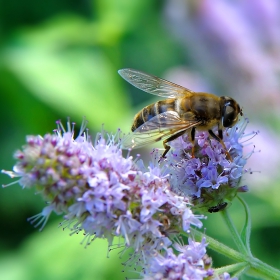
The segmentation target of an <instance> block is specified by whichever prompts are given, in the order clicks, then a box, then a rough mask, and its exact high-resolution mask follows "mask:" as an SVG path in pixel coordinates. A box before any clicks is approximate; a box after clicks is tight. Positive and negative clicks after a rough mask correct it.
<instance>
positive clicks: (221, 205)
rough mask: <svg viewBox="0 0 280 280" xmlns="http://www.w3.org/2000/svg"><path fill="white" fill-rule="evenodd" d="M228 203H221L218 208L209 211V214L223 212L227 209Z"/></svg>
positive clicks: (214, 207)
mask: <svg viewBox="0 0 280 280" xmlns="http://www.w3.org/2000/svg"><path fill="white" fill-rule="evenodd" d="M227 205H228V203H227V202H221V203H219V204H218V205H216V206H212V207H210V208H209V209H208V212H209V213H216V212H219V211H222V210H224V209H225V208H226V207H227Z"/></svg>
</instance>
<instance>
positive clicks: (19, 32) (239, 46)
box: [0, 0, 280, 280]
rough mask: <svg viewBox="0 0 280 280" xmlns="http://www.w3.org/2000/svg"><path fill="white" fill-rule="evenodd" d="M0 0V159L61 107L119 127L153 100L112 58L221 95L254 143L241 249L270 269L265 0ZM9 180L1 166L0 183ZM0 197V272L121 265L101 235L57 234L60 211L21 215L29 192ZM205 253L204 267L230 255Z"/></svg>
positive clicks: (278, 208)
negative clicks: (247, 235) (36, 219)
mask: <svg viewBox="0 0 280 280" xmlns="http://www.w3.org/2000/svg"><path fill="white" fill-rule="evenodd" d="M0 5H1V6H0V95H1V102H0V106H1V109H0V119H1V139H0V141H1V145H0V149H1V150H0V154H1V157H0V161H1V163H0V169H6V170H11V169H12V166H13V164H14V163H15V162H14V160H13V158H12V155H13V153H14V152H15V150H16V149H18V148H20V147H21V146H22V145H23V144H24V141H25V136H26V135H30V134H35V135H37V134H41V135H44V134H45V133H48V132H52V130H53V129H54V128H55V121H56V120H57V119H62V120H66V118H67V117H68V116H69V117H71V120H72V121H75V122H76V123H77V124H78V125H80V123H81V121H82V118H83V116H86V118H87V119H88V120H89V128H90V130H91V132H92V133H94V132H97V131H99V130H100V128H101V125H102V124H103V123H104V124H105V129H106V130H108V131H112V132H114V131H116V130H117V129H118V128H121V129H122V130H123V131H128V130H129V128H130V124H131V120H132V118H133V115H134V114H135V113H136V112H137V111H138V110H139V109H141V108H142V107H143V106H144V105H147V104H149V103H151V102H154V101H155V100H156V99H155V97H153V96H149V95H148V94H146V93H143V92H140V91H139V90H137V89H135V88H132V86H130V85H128V84H127V83H126V82H125V81H123V80H122V79H121V78H120V76H119V75H118V74H117V70H118V69H121V68H125V67H130V68H135V69H139V70H142V71H145V72H148V73H151V74H154V75H156V76H159V77H163V78H166V79H168V80H171V81H173V82H175V83H178V84H181V85H183V86H186V87H188V88H190V89H193V90H195V91H208V92H214V93H216V94H217V95H229V96H232V97H234V98H235V99H237V100H238V102H239V103H240V104H241V106H242V107H243V111H244V113H245V114H246V116H247V117H249V119H250V124H249V125H248V127H247V132H248V133H250V132H251V131H258V130H259V131H260V134H259V135H257V136H256V137H254V138H253V139H251V140H250V141H247V142H245V143H244V145H245V146H246V148H245V150H246V152H245V153H250V151H251V150H252V149H253V144H254V145H255V153H254V154H253V155H252V156H251V158H250V159H249V160H248V165H247V166H248V168H251V169H250V170H251V171H252V174H250V172H248V173H247V174H245V175H244V179H243V184H247V185H248V186H249V188H250V192H249V193H246V194H244V195H242V196H243V198H244V199H245V200H246V201H247V202H248V204H249V207H250V209H251V213H252V226H253V228H252V239H251V245H252V251H253V254H254V255H255V256H256V257H258V258H260V259H261V260H263V261H265V262H267V263H268V264H271V265H273V266H275V267H277V268H280V241H279V240H280V239H279V234H280V203H279V198H280V194H279V183H278V182H279V177H280V174H279V172H278V168H279V167H280V164H279V148H280V145H279V135H280V119H279V106H280V77H279V72H280V4H279V2H278V1H277V0H255V1H252V0H251V1H249V0H248V1H237V0H236V1H226V0H215V1H212V0H198V1H197V0H190V1H187V0H169V1H168V0H166V1H151V0H134V1H129V0H118V1H113V0H98V1H93V0H92V1H89V0H87V1H86V0H82V1H73V0H69V1H66V0H63V1H56V0H49V1H45V2H42V1H40V2H38V1H34V0H26V1H24V2H20V1H18V0H10V1H5V2H4V1H1V4H0ZM78 125H77V127H78ZM252 143H253V144H252ZM260 150H261V151H260ZM148 151H149V149H148V148H147V149H146V150H142V151H141V153H142V154H143V155H145V154H148ZM11 181H13V180H12V179H10V178H8V177H7V176H5V175H3V174H1V183H2V184H7V183H9V182H11ZM0 200H1V203H0V213H1V214H0V215H1V231H0V235H1V236H0V279H3V280H17V279H21V280H25V279H26V280H27V279H28V280H29V279H31V280H32V279H34V280H35V279H46V280H50V279H52V280H56V279H59V280H64V279H65V280H66V279H67V280H68V279H79V280H82V279H100V280H103V279H104V280H105V279H124V278H125V276H127V275H129V274H127V273H123V272H122V269H123V268H122V267H121V265H120V263H121V262H122V261H123V260H120V259H119V256H118V254H117V252H112V253H111V254H110V258H109V259H108V258H107V245H106V243H105V242H101V241H94V242H93V244H92V245H91V246H89V247H88V248H86V249H84V247H83V246H82V245H80V244H79V242H80V241H81V240H82V238H83V237H82V236H75V237H73V236H72V237H69V235H68V233H67V232H63V231H62V229H61V228H58V227H57V225H58V223H59V221H61V218H58V217H53V216H52V217H51V220H50V222H49V223H48V224H47V226H46V228H45V229H44V231H43V232H38V230H37V229H34V228H33V227H32V226H31V225H30V224H28V223H27V221H26V218H27V217H30V216H33V215H34V214H36V213H38V212H40V211H41V209H42V208H43V207H44V202H43V201H42V199H41V198H40V197H39V196H36V195H34V192H33V190H21V188H20V187H19V186H18V185H13V186H10V187H7V188H5V189H1V192H0ZM230 213H231V215H232V216H233V219H234V221H235V222H236V224H237V225H238V226H239V227H240V228H241V227H242V224H243V222H244V211H243V210H242V207H240V204H239V203H238V201H234V202H233V204H232V206H231V208H230ZM205 227H206V228H207V230H206V233H207V234H209V235H210V236H212V237H214V238H217V239H219V240H222V241H224V242H225V243H226V244H229V245H230V246H233V247H234V245H233V244H232V241H231V238H230V235H229V232H228V231H227V229H226V227H225V225H224V224H223V222H222V220H221V217H220V215H219V214H210V215H209V217H208V220H207V221H206V222H205ZM209 254H210V255H212V256H213V258H214V265H215V266H216V267H218V266H221V265H224V264H229V263H230V261H229V260H225V259H224V258H223V257H221V256H218V255H216V254H214V253H213V254H212V252H211V251H209ZM126 270H129V269H126ZM134 277H135V276H134ZM244 279H247V278H245V277H244ZM248 279H249V278H248Z"/></svg>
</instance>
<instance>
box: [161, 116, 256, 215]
mask: <svg viewBox="0 0 280 280" xmlns="http://www.w3.org/2000/svg"><path fill="white" fill-rule="evenodd" d="M247 123H248V120H247V119H242V120H240V121H239V122H238V123H237V125H235V126H234V127H233V128H229V129H227V130H225V131H224V133H223V139H224V143H225V146H226V148H227V151H228V152H229V154H230V156H231V158H232V160H229V159H228V158H227V153H226V152H227V151H225V150H224V148H223V146H222V144H221V143H220V142H218V141H217V140H215V139H213V138H211V137H210V136H209V135H208V133H207V132H197V134H196V144H195V145H197V148H196V152H195V158H192V157H191V151H192V149H191V145H189V144H190V141H189V140H188V139H187V137H186V136H184V138H183V139H184V141H185V142H186V143H185V144H183V145H182V146H181V147H180V146H179V145H178V144H179V143H180V141H183V139H181V140H176V142H175V141H174V142H175V145H173V142H171V143H170V145H171V147H172V150H171V152H170V153H169V154H167V160H166V162H165V165H166V166H168V167H167V168H166V170H168V172H169V173H170V174H171V175H170V184H171V189H172V190H173V191H174V192H175V193H177V194H179V195H183V196H187V197H191V198H192V203H193V204H194V205H195V207H196V208H197V209H199V210H200V211H202V212H203V211H205V210H206V211H207V210H208V209H209V208H211V207H215V206H217V205H219V204H221V203H223V202H224V201H225V200H229V201H231V200H232V199H233V198H234V197H235V195H236V193H237V192H238V191H239V190H241V189H239V184H240V180H241V177H242V175H243V174H244V173H245V171H244V166H245V164H246V162H247V159H248V157H249V156H250V155H251V154H249V155H243V145H242V141H244V137H246V135H245V134H244V130H245V128H246V125H247ZM216 133H217V132H216ZM185 147H187V148H185ZM242 190H243V191H244V189H242Z"/></svg>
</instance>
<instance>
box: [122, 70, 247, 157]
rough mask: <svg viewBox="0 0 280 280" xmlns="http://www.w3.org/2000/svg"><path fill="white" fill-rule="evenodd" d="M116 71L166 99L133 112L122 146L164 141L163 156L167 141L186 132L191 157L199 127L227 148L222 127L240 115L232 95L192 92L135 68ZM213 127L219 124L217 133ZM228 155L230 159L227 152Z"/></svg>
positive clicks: (230, 125)
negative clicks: (190, 145) (132, 119)
mask: <svg viewBox="0 0 280 280" xmlns="http://www.w3.org/2000/svg"><path fill="white" fill-rule="evenodd" d="M118 73H119V74H120V75H121V76H122V78H124V79H125V80H126V81H127V82H129V83H130V84H132V85H133V86H135V87H136V88H139V89H141V90H143V91H145V92H147V93H150V94H154V95H157V96H160V97H165V98H167V99H165V100H161V101H157V102H155V103H153V104H150V105H148V106H146V107H144V108H143V109H142V110H141V111H140V112H138V113H137V114H136V115H135V117H134V121H133V124H132V127H131V130H132V133H131V134H129V135H127V136H126V137H125V138H124V139H123V143H122V147H123V148H124V149H129V148H139V147H142V146H144V145H147V144H150V143H153V142H157V141H163V146H164V148H165V151H164V153H163V155H162V158H164V157H165V155H166V154H167V152H168V151H169V150H170V146H169V145H168V144H167V143H168V142H170V141H172V140H174V139H176V138H178V137H179V136H181V135H183V134H184V133H186V132H187V133H189V134H190V136H191V141H192V143H193V151H192V156H194V140H195V131H196V130H202V131H208V132H209V134H210V135H211V136H212V137H213V138H214V139H216V140H217V141H219V142H220V143H221V144H222V145H223V147H224V148H225V151H227V150H226V147H225V144H224V142H223V129H224V128H226V127H232V126H233V125H234V124H235V123H236V122H237V121H238V115H239V114H240V115H242V111H241V109H240V107H239V105H238V103H237V102H236V101H235V100H234V99H233V98H231V97H227V96H221V97H218V96H216V95H214V94H211V93H206V92H194V91H192V90H190V89H187V88H185V87H182V86H179V85H177V84H174V83H172V82H169V81H167V80H164V79H161V78H158V77H156V76H152V75H149V74H147V73H144V72H141V71H138V70H134V69H129V68H127V69H121V70H119V71H118ZM215 126H217V127H218V135H216V134H215V133H214V132H213V131H212V129H213V127H215ZM227 155H228V157H229V159H231V158H230V155H229V153H228V152H227Z"/></svg>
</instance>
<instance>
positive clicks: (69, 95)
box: [4, 47, 129, 130]
mask: <svg viewBox="0 0 280 280" xmlns="http://www.w3.org/2000/svg"><path fill="white" fill-rule="evenodd" d="M4 55H5V61H6V66H7V67H8V68H9V69H10V70H11V71H12V72H13V73H14V74H15V75H16V76H17V77H18V79H20V80H21V81H22V83H23V84H24V85H25V86H26V87H27V88H28V89H29V90H30V91H31V92H32V94H34V95H35V96H36V97H37V98H38V99H40V100H42V101H43V102H45V103H46V104H48V105H49V106H51V107H52V108H54V109H55V110H58V111H59V112H60V113H61V114H62V115H64V116H71V118H73V117H74V118H75V119H77V118H82V116H86V118H87V119H88V120H89V121H90V125H91V126H92V125H94V126H96V127H100V126H101V124H102V123H105V127H106V129H107V130H110V129H111V130H116V129H117V128H118V127H119V126H120V125H121V121H122V119H124V118H125V116H126V115H127V114H128V111H129V110H128V109H127V108H129V105H128V102H127V99H126V96H125V94H124V93H123V90H122V88H121V86H120V83H121V79H120V77H119V76H118V74H117V69H115V68H114V66H113V65H112V64H111V63H110V61H109V59H108V58H107V57H106V56H105V55H104V53H103V52H102V51H98V50H92V51H90V50H86V49H71V50H63V51H48V50H44V49H40V48H34V47H21V48H12V49H9V50H8V51H7V52H6V53H5V54H4Z"/></svg>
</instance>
